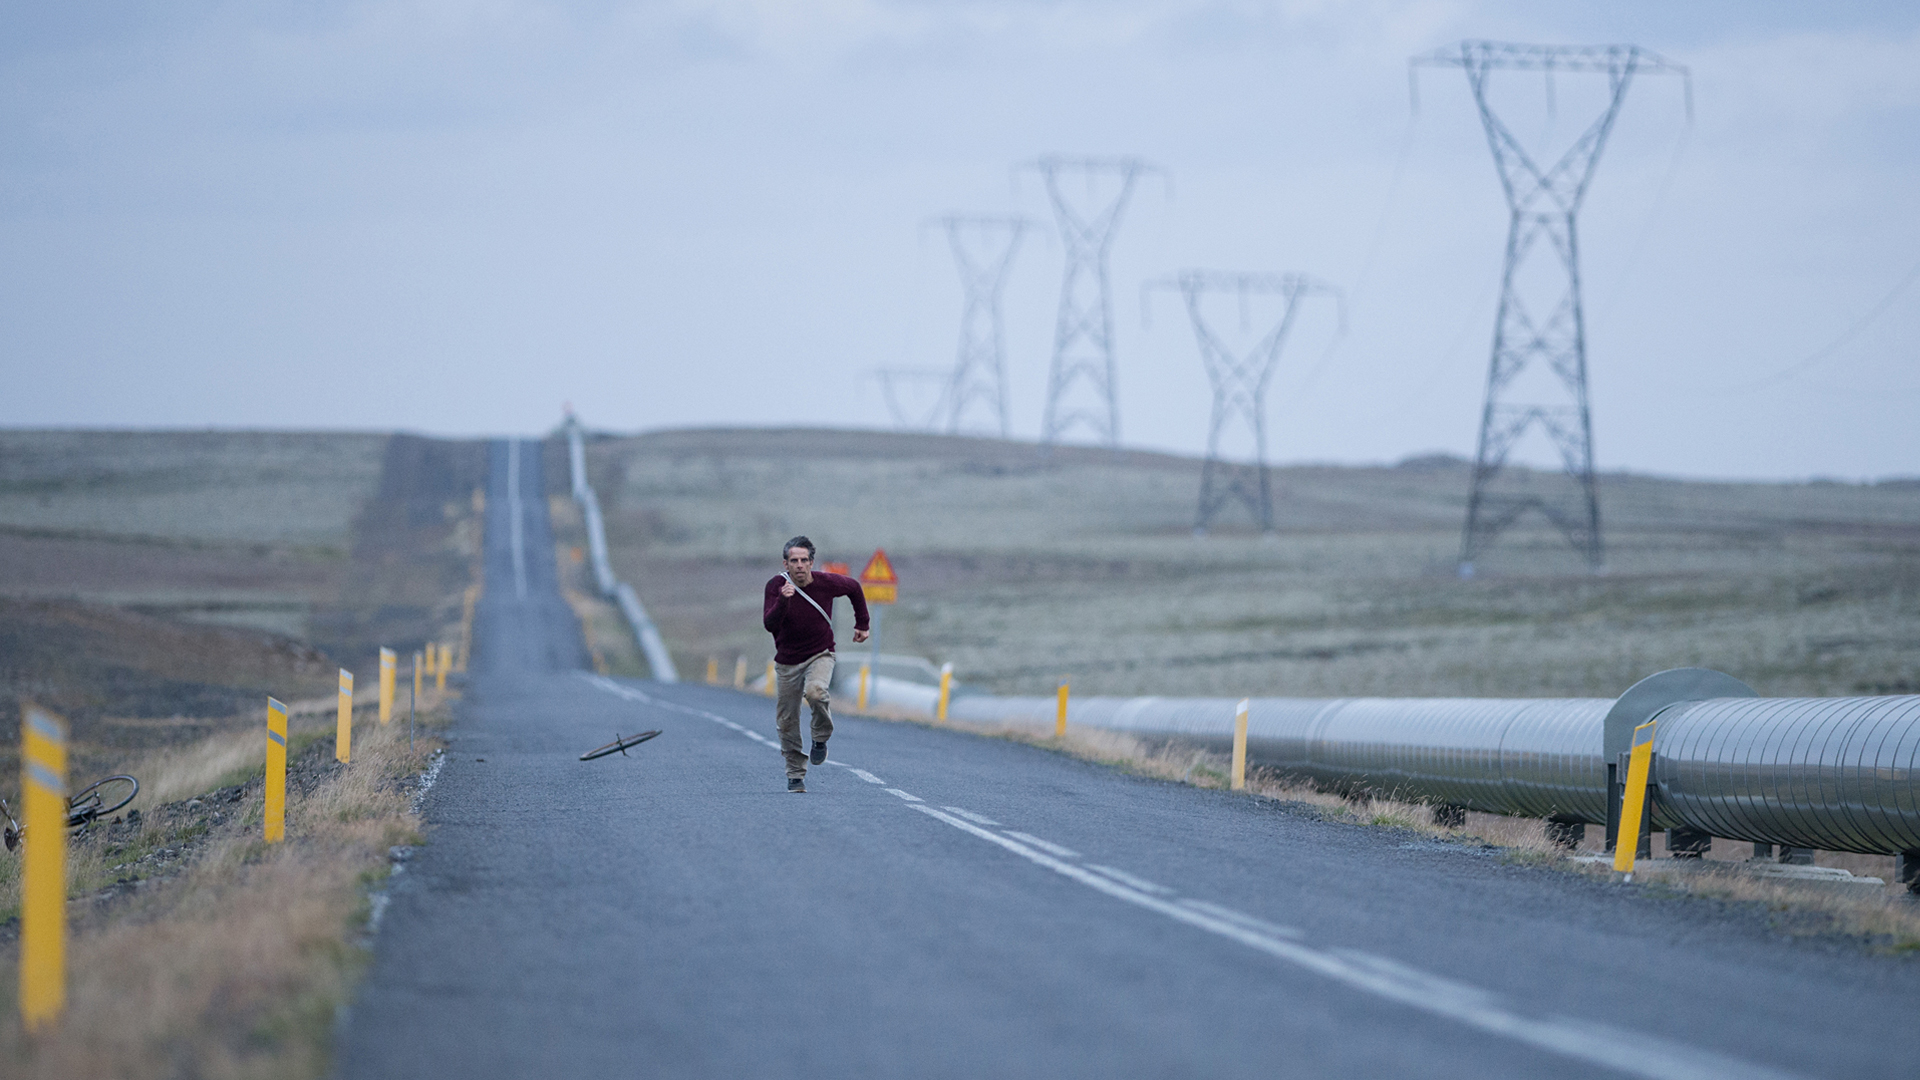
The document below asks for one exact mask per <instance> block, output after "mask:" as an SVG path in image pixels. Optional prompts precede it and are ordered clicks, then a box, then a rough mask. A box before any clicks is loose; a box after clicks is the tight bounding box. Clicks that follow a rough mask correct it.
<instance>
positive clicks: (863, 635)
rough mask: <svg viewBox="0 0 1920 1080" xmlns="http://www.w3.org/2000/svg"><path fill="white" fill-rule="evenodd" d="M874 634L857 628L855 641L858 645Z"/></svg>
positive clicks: (854, 635)
mask: <svg viewBox="0 0 1920 1080" xmlns="http://www.w3.org/2000/svg"><path fill="white" fill-rule="evenodd" d="M872 636H873V635H872V634H869V633H867V632H866V631H865V630H855V631H854V632H853V643H854V644H855V645H858V644H860V643H861V642H863V641H865V640H867V639H868V638H870V637H872Z"/></svg>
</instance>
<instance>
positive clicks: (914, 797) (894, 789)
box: [887, 787, 920, 803]
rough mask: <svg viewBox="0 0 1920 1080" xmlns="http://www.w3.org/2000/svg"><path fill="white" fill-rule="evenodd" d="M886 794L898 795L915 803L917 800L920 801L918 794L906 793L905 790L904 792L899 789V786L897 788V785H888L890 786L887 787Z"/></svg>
mask: <svg viewBox="0 0 1920 1080" xmlns="http://www.w3.org/2000/svg"><path fill="white" fill-rule="evenodd" d="M887 794H889V795H898V796H900V797H901V798H903V799H905V800H907V801H908V802H910V803H917V802H919V801H920V796H918V795H909V794H907V793H906V792H904V791H901V790H900V789H899V788H897V787H890V788H888V789H887Z"/></svg>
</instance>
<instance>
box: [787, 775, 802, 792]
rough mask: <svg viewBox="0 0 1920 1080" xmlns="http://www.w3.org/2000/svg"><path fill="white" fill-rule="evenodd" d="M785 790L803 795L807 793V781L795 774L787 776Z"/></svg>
mask: <svg viewBox="0 0 1920 1080" xmlns="http://www.w3.org/2000/svg"><path fill="white" fill-rule="evenodd" d="M787 790H788V791H793V792H798V793H799V794H801V795H805V794H806V793H807V782H806V781H805V780H802V779H800V778H799V777H797V776H789V777H787Z"/></svg>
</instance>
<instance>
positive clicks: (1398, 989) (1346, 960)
mask: <svg viewBox="0 0 1920 1080" xmlns="http://www.w3.org/2000/svg"><path fill="white" fill-rule="evenodd" d="M909 806H911V808H912V809H915V810H918V811H920V812H921V813H923V814H925V815H927V816H928V817H931V818H935V819H937V820H940V821H944V822H946V823H947V824H948V825H951V826H953V827H954V828H956V829H959V830H961V831H962V832H966V833H971V834H972V835H974V836H977V837H979V838H980V839H982V840H985V841H987V842H988V843H991V844H998V845H999V846H1001V847H1003V848H1005V849H1007V850H1008V851H1011V852H1013V853H1014V854H1015V855H1018V856H1020V857H1021V858H1023V859H1026V860H1028V861H1029V862H1033V863H1036V864H1038V865H1040V866H1044V867H1046V868H1047V869H1049V870H1052V871H1053V872H1054V873H1056V874H1059V875H1061V876H1063V877H1068V878H1071V879H1073V880H1074V881H1077V882H1079V883H1080V884H1082V885H1085V886H1087V887H1088V888H1090V889H1095V890H1097V891H1099V892H1103V893H1106V894H1107V895H1108V896H1111V897H1113V898H1114V899H1116V900H1123V901H1125V902H1127V903H1129V904H1133V905H1135V906H1136V907H1142V908H1145V909H1147V910H1148V911H1152V912H1155V913H1157V914H1160V915H1164V916H1166V917H1167V918H1169V919H1173V920H1175V921H1176V922H1182V923H1185V924H1187V925H1188V926H1191V927H1195V928H1196V929H1200V930H1205V931H1207V932H1208V933H1210V934H1216V935H1218V936H1220V937H1223V938H1226V939H1228V940H1230V941H1237V942H1239V943H1240V944H1242V945H1245V946H1247V947H1248V948H1251V949H1255V950H1257V951H1259V952H1263V953H1266V954H1267V955H1269V956H1272V957H1275V958H1276V959H1280V960H1284V961H1286V962H1288V963H1290V964H1294V965H1296V966H1299V967H1303V968H1306V969H1307V970H1308V971H1312V972H1315V973H1316V974H1319V975H1322V976H1325V977H1326V978H1329V979H1332V980H1334V981H1335V982H1339V983H1343V984H1345V985H1347V986H1350V987H1352V988H1354V989H1356V990H1363V991H1366V992H1368V993H1371V994H1374V995H1376V996H1378V997H1382V998H1385V999H1387V1000H1388V1001H1393V1002H1396V1003H1398V1004H1402V1005H1406V1006H1409V1007H1411V1008H1414V1009H1418V1010H1420V1011H1422V1012H1426V1013H1431V1014H1433V1015H1435V1016H1440V1017H1444V1018H1446V1019H1448V1020H1454V1021H1457V1022H1459V1023H1462V1024H1466V1025H1467V1026H1469V1027H1474V1028H1479V1029H1480V1030H1482V1031H1486V1032H1489V1033H1491V1034H1495V1035H1504V1036H1506V1037H1507V1038H1509V1039H1513V1040H1515V1041H1516V1042H1521V1043H1525V1044H1527V1045H1529V1046H1533V1047H1537V1048H1539V1049H1542V1050H1547V1051H1550V1052H1552V1053H1556V1054H1561V1055H1563V1056H1566V1057H1570V1058H1577V1059H1579V1060H1581V1061H1587V1062H1591V1063H1593V1064H1596V1065H1600V1066H1603V1067H1605V1068H1609V1069H1616V1070H1619V1071H1620V1072H1623V1073H1628V1074H1630V1075H1633V1076H1643V1077H1647V1078H1648V1080H1724V1078H1725V1077H1729V1076H1739V1077H1745V1078H1748V1080H1793V1078H1792V1077H1791V1075H1790V1074H1788V1073H1782V1072H1777V1071H1774V1070H1772V1069H1765V1068H1761V1067H1759V1066H1756V1065H1751V1064H1748V1063H1747V1062H1744V1061H1738V1060H1735V1059H1733V1058H1729V1057H1724V1056H1722V1055H1720V1054H1715V1053H1712V1052H1710V1051H1705V1050H1696V1049H1694V1048H1693V1047H1690V1046H1682V1045H1680V1044H1678V1043H1672V1042H1668V1041H1667V1040H1665V1039H1660V1038H1657V1037H1654V1036H1651V1035H1646V1034H1642V1033H1640V1032H1635V1031H1627V1030H1624V1029H1621V1028H1615V1027H1609V1026H1607V1025H1605V1024H1591V1023H1587V1022H1585V1021H1580V1020H1572V1019H1567V1018H1564V1017H1550V1018H1547V1019H1535V1018H1533V1017H1529V1016H1522V1015H1520V1014H1518V1013H1515V1012H1513V1011H1511V1010H1509V1009H1507V1008H1505V1007H1504V1006H1502V1005H1501V1004H1500V1002H1499V1000H1498V998H1496V997H1495V996H1494V995H1493V994H1491V993H1489V992H1487V991H1485V990H1481V989H1479V988H1477V987H1472V986H1468V985H1466V984H1464V983H1456V982H1452V981H1450V980H1446V979H1441V978H1439V977H1438V976H1433V975H1427V974H1424V973H1422V972H1419V971H1416V970H1415V969H1413V968H1408V967H1405V966H1404V965H1401V964H1398V963H1395V962H1394V961H1392V960H1388V959H1386V958H1384V957H1375V956H1369V955H1367V954H1365V953H1358V952H1353V951H1350V950H1339V951H1328V950H1323V949H1316V948H1313V947H1312V946H1309V945H1301V944H1298V943H1296V942H1292V941H1285V940H1282V939H1281V938H1280V937H1278V936H1276V935H1272V934H1264V933H1261V932H1259V931H1258V930H1254V929H1252V928H1250V927H1247V926H1244V925H1241V922H1242V920H1241V919H1235V920H1232V921H1229V920H1227V919H1223V918H1219V917H1217V916H1215V915H1212V914H1210V913H1208V912H1207V911H1206V910H1204V909H1200V908H1196V907H1194V906H1191V905H1186V904H1178V903H1174V902H1172V901H1169V900H1162V899H1161V898H1159V897H1157V896H1151V895H1149V894H1147V893H1144V892H1141V891H1140V890H1139V889H1135V888H1131V887H1129V886H1126V885H1122V884H1121V883H1119V882H1117V881H1114V880H1111V879H1109V878H1106V877H1102V876H1101V875H1099V874H1096V873H1094V872H1092V871H1091V870H1087V869H1084V868H1082V867H1078V866H1074V865H1073V864H1071V863H1065V862H1061V861H1060V860H1059V859H1056V858H1053V857H1052V856H1050V855H1047V854H1045V853H1043V852H1041V851H1037V850H1035V849H1034V848H1032V847H1029V846H1027V845H1026V844H1022V843H1019V842H1017V841H1015V840H1011V839H1008V838H1007V837H1005V836H1001V835H999V834H998V833H992V832H988V831H987V830H986V829H983V828H981V827H979V826H978V825H975V824H973V823H972V822H968V821H962V820H961V819H959V818H957V817H955V816H953V815H952V814H946V813H942V812H941V811H939V810H936V809H934V808H933V807H931V806H928V805H927V804H925V803H910V804H909ZM1013 835H1018V834H1013Z"/></svg>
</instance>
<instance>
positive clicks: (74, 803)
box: [67, 775, 140, 828]
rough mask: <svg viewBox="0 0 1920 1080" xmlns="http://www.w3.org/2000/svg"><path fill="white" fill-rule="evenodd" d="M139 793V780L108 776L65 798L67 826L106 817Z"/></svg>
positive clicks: (129, 777)
mask: <svg viewBox="0 0 1920 1080" xmlns="http://www.w3.org/2000/svg"><path fill="white" fill-rule="evenodd" d="M138 794H140V781H138V780H135V779H134V778H133V777H131V776H125V775H120V776H108V777H104V778H102V779H99V780H95V781H94V782H93V783H91V784H88V785H87V786H86V787H83V788H81V789H80V790H79V791H77V792H75V793H74V795H73V797H72V798H70V799H68V800H67V827H68V828H72V827H73V826H75V825H85V824H86V823H87V822H89V821H92V820H93V819H95V818H102V817H106V816H107V815H109V814H111V813H113V812H114V811H116V810H119V809H120V808H121V807H123V806H125V805H127V804H128V803H130V802H132V801H133V797H134V796H136V795H138Z"/></svg>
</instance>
